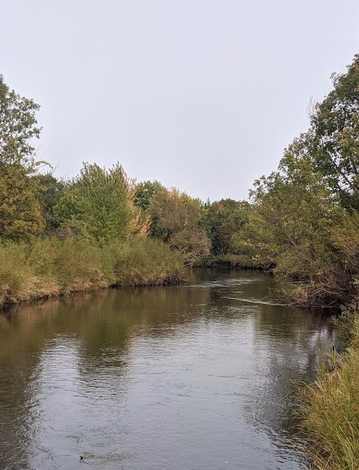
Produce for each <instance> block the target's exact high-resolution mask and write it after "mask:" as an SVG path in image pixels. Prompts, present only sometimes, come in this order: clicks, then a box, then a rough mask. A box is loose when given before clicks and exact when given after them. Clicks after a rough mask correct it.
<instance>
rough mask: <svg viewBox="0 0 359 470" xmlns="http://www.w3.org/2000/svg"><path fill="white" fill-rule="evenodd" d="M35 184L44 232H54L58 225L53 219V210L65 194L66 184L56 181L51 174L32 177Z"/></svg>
mask: <svg viewBox="0 0 359 470" xmlns="http://www.w3.org/2000/svg"><path fill="white" fill-rule="evenodd" d="M34 179H35V183H36V184H37V187H38V191H37V198H38V200H39V202H40V206H41V214H42V217H43V219H44V221H45V224H46V227H45V232H46V233H47V234H49V233H51V232H54V231H55V230H56V229H57V228H58V226H59V224H58V221H57V220H56V218H55V214H54V208H55V206H56V205H57V204H58V203H59V201H60V199H61V197H62V196H63V195H64V194H65V192H66V189H67V188H66V186H67V185H66V183H65V181H63V180H58V179H57V178H55V177H54V176H53V174H52V173H45V174H37V175H35V176H34Z"/></svg>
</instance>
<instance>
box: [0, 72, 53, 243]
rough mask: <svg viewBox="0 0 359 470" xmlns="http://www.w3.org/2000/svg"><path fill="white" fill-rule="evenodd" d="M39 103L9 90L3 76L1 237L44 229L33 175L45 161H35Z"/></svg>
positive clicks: (0, 82) (0, 113) (0, 111)
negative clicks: (34, 143)
mask: <svg viewBox="0 0 359 470" xmlns="http://www.w3.org/2000/svg"><path fill="white" fill-rule="evenodd" d="M38 110H39V105H37V104H36V103H34V101H33V100H30V99H27V98H24V97H20V95H18V94H16V93H15V91H13V90H10V89H9V87H8V86H7V85H6V84H5V83H4V80H3V77H2V76H1V75H0V239H2V240H7V239H11V240H15V241H18V240H23V239H28V238H31V237H33V236H35V235H37V234H39V233H41V231H42V230H43V228H44V221H43V218H42V216H41V211H40V204H39V201H38V200H37V190H38V186H37V183H36V180H35V179H33V178H32V177H33V176H34V175H35V174H36V173H37V170H38V167H39V165H40V164H41V163H42V162H37V161H36V160H35V149H34V146H33V139H34V138H38V137H39V135H40V128H39V127H38V126H37V120H36V111H38Z"/></svg>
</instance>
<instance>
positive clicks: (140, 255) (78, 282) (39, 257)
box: [0, 237, 183, 305]
mask: <svg viewBox="0 0 359 470" xmlns="http://www.w3.org/2000/svg"><path fill="white" fill-rule="evenodd" d="M182 279H183V262H182V259H181V258H180V256H179V255H178V253H175V252H173V251H172V250H171V249H170V248H169V247H168V246H166V245H164V244H163V243H161V242H158V241H155V240H150V239H142V238H138V239H134V240H131V241H128V242H117V241H113V242H111V243H109V244H108V245H106V246H104V247H100V246H98V245H94V244H91V243H90V242H89V241H88V240H85V239H83V238H81V237H71V238H68V239H65V240H60V239H57V238H47V239H43V240H42V239H41V240H36V241H34V242H32V243H27V244H25V243H24V244H15V243H7V244H5V245H0V305H3V304H5V303H16V302H21V301H24V300H31V299H36V298H44V297H51V296H56V295H61V294H66V293H69V292H74V291H82V290H88V289H95V288H104V287H108V286H111V285H117V286H123V285H156V284H165V283H174V282H179V281H180V280H182Z"/></svg>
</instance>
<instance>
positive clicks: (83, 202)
mask: <svg viewBox="0 0 359 470" xmlns="http://www.w3.org/2000/svg"><path fill="white" fill-rule="evenodd" d="M134 197H135V190H134V182H133V181H132V180H131V179H129V178H128V176H127V175H126V173H125V171H124V169H123V168H122V166H121V165H119V164H116V165H114V166H113V167H112V168H110V169H108V170H106V169H104V168H101V167H100V166H98V165H96V164H89V163H85V164H84V166H83V168H82V169H81V172H80V175H79V176H78V177H77V178H75V180H74V181H73V182H72V185H71V186H70V188H69V189H68V191H67V192H66V193H65V194H64V196H63V197H62V198H61V199H60V201H59V203H58V204H57V206H56V207H55V209H54V211H55V214H56V215H57V221H58V222H59V223H60V225H62V226H65V227H68V228H70V229H72V230H73V231H75V232H80V233H81V234H83V235H84V236H87V237H89V238H91V239H94V240H96V241H97V242H100V243H103V242H106V241H108V240H111V239H114V238H117V239H120V240H124V239H126V238H127V237H128V236H129V235H131V234H136V233H144V232H146V230H147V226H146V221H145V220H144V219H143V218H141V216H140V213H139V209H137V208H136V207H135V206H134V203H133V201H134Z"/></svg>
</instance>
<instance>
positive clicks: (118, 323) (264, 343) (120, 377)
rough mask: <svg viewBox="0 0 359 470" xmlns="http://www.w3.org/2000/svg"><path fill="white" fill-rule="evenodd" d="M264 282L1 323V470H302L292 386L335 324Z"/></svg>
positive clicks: (211, 277)
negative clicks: (281, 298)
mask: <svg viewBox="0 0 359 470" xmlns="http://www.w3.org/2000/svg"><path fill="white" fill-rule="evenodd" d="M274 286H275V284H274V280H273V279H272V277H271V276H270V275H267V274H263V273H259V272H252V271H239V272H226V271H211V270H198V271H195V272H194V273H192V274H191V275H190V280H189V282H188V283H187V284H185V285H181V286H174V287H153V288H137V289H129V288H128V289H122V290H107V291H101V292H97V293H94V294H85V295H74V296H71V297H70V298H68V299H62V300H59V299H58V300H53V301H49V302H44V303H42V304H41V303H38V304H36V305H32V306H20V307H16V308H13V309H12V310H11V311H9V312H7V313H5V314H2V315H0V469H1V470H22V469H24V470H25V469H26V470H28V469H31V470H52V469H54V470H55V469H60V470H76V469H79V470H84V469H86V468H88V469H90V468H94V469H99V470H100V469H101V470H122V469H123V470H162V469H170V470H222V469H223V470H240V469H243V470H274V469H280V470H297V469H304V468H306V465H305V459H304V457H303V455H302V454H301V452H300V450H299V448H298V447H297V445H296V437H295V436H296V423H295V421H294V420H293V415H292V408H293V406H292V405H293V392H294V390H295V387H296V385H295V383H294V381H298V380H299V381H301V382H303V381H308V380H311V379H313V378H314V377H315V373H316V369H317V363H318V351H319V350H320V349H323V348H329V347H331V346H332V345H333V344H335V343H336V338H335V331H334V330H333V328H332V327H331V324H330V321H328V320H326V319H325V318H321V317H320V316H319V315H315V314H313V313H309V312H308V311H301V310H296V309H289V308H287V307H282V306H276V305H271V304H270V302H268V299H267V294H268V288H269V287H274Z"/></svg>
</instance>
